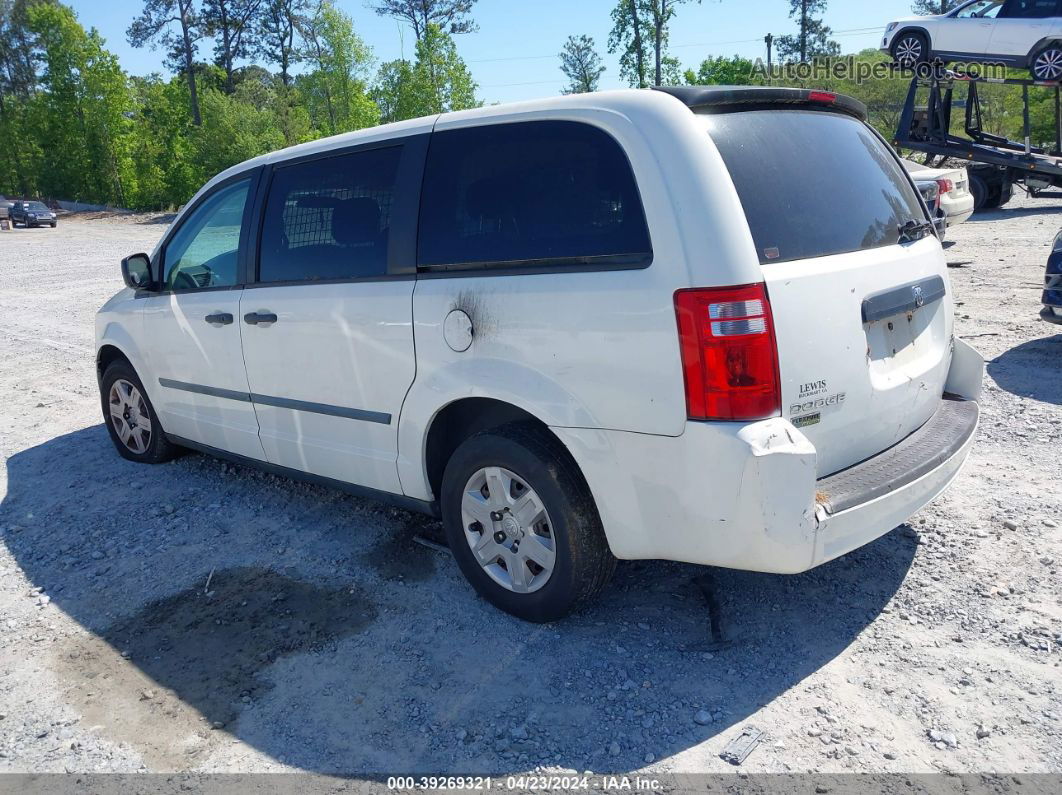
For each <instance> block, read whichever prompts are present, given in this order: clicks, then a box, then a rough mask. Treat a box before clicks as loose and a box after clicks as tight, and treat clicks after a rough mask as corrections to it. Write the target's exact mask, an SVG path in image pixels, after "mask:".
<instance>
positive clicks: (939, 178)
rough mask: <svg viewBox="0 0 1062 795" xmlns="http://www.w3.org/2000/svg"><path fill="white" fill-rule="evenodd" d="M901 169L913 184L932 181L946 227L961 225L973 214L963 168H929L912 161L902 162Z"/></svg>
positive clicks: (972, 204)
mask: <svg viewBox="0 0 1062 795" xmlns="http://www.w3.org/2000/svg"><path fill="white" fill-rule="evenodd" d="M903 167H904V168H906V169H907V173H908V174H910V175H911V178H912V179H913V180H915V182H921V181H924V180H933V181H934V182H936V183H937V186H938V187H939V188H940V209H941V210H942V211H943V212H944V214H945V215H946V216H947V218H948V226H956V225H958V224H961V223H962V222H963V221H965V220H966V219H967V218H969V217H970V216H971V215H973V212H974V195H973V194H972V193H971V192H970V176H969V174H968V172H967V171H966V169H965V168H929V167H927V166H924V165H922V164H921V163H915V162H914V161H913V160H904V161H903Z"/></svg>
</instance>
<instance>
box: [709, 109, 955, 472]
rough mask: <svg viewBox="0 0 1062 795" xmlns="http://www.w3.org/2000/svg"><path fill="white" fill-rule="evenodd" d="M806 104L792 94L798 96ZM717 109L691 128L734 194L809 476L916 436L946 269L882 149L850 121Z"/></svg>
mask: <svg viewBox="0 0 1062 795" xmlns="http://www.w3.org/2000/svg"><path fill="white" fill-rule="evenodd" d="M805 93H806V92H805ZM820 96H824V99H823V103H824V104H822V105H821V106H819V107H816V106H814V105H813V104H809V103H805V104H799V103H795V104H781V105H775V106H765V105H751V106H749V107H748V109H735V108H734V107H729V108H726V109H725V112H719V111H718V110H717V111H715V112H710V113H707V114H705V115H703V117H702V118H703V122H704V124H705V126H706V127H707V129H708V132H709V134H710V136H711V138H712V140H713V141H714V143H715V145H716V147H717V148H718V149H719V152H720V154H721V155H722V157H723V160H724V161H725V163H726V165H727V168H728V169H729V171H730V174H731V177H732V178H733V180H734V185H735V187H736V188H737V192H738V195H739V197H740V199H741V202H742V205H743V207H744V210H745V214H746V217H747V219H748V223H749V228H750V230H751V232H752V237H753V241H754V243H755V245H756V249H757V253H758V255H759V258H760V262H761V266H762V271H763V277H764V280H765V282H766V286H767V293H768V297H769V300H770V304H771V311H772V313H773V316H774V324H775V331H776V336H777V344H778V358H779V371H780V373H779V374H780V378H781V385H782V386H781V392H782V394H781V397H782V415H783V416H784V417H786V418H787V419H789V420H790V421H791V422H792V423H793V424H794V425H795V426H797V427H798V428H800V429H801V431H802V432H803V433H804V434H806V435H807V436H808V438H809V439H810V440H811V441H812V443H813V444H814V445H815V447H816V449H817V451H818V470H819V472H818V473H819V476H820V477H823V476H825V475H828V474H831V473H833V472H836V471H838V470H841V469H844V468H845V467H848V466H851V465H853V464H856V463H859V462H860V461H863V460H865V459H867V458H870V457H871V456H873V455H875V454H877V453H879V452H881V451H882V450H885V449H886V448H888V447H891V446H892V445H894V444H896V443H897V442H899V441H900V440H902V439H903V438H905V437H906V436H908V435H909V434H911V433H913V432H914V431H916V430H917V429H918V428H919V427H921V426H922V425H923V424H924V423H925V422H926V421H927V420H928V419H929V418H930V417H931V416H932V414H933V412H934V411H935V410H936V408H937V406H938V405H939V403H940V399H941V395H942V393H943V389H944V382H945V379H946V377H947V373H948V369H949V367H950V362H951V335H952V305H951V300H950V295H949V292H948V288H947V281H946V279H947V274H946V265H945V260H944V257H943V254H942V252H941V247H940V244H939V242H938V241H937V239H936V238H935V237H934V236H933V234H932V232H928V233H926V232H925V231H924V230H922V229H917V230H915V229H912V230H911V231H909V232H908V233H907V234H901V232H900V229H901V227H903V226H904V225H905V224H910V223H911V222H914V225H915V226H916V227H917V226H918V225H921V224H924V223H925V222H926V221H927V215H926V210H925V207H924V205H923V203H922V201H921V200H920V198H919V195H918V193H917V192H916V189H915V188H914V186H913V185H912V183H911V180H910V178H909V177H908V175H907V173H906V172H905V171H904V169H903V167H902V166H901V165H900V162H899V160H898V159H897V158H896V157H895V155H894V154H893V153H892V151H891V150H890V149H889V147H888V146H887V144H885V142H884V141H883V140H882V139H881V138H880V137H879V136H878V135H877V134H876V133H874V132H873V131H872V130H871V129H870V128H869V127H868V126H867V125H866V124H865V123H864V122H863V121H862V120H860V119H859V118H858V113H853V112H852V110H851V109H850V108H847V109H844V110H843V112H842V111H840V110H839V109H833V108H831V106H830V105H829V104H825V103H828V102H829V101H830V100H829V95H820Z"/></svg>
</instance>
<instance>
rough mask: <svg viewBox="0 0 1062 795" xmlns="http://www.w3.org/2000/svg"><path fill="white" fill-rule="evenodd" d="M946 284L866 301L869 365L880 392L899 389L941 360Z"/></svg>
mask: <svg viewBox="0 0 1062 795" xmlns="http://www.w3.org/2000/svg"><path fill="white" fill-rule="evenodd" d="M944 295H945V286H944V280H943V279H942V278H941V277H939V276H933V277H930V278H929V279H923V280H920V281H918V282H913V283H910V284H905V285H902V286H900V287H896V288H891V289H889V290H886V291H883V292H881V293H876V294H874V295H872V296H869V297H867V299H866V300H864V301H863V308H862V311H863V324H864V329H865V331H866V338H867V363H868V367H869V370H870V378H871V382H872V383H873V384H874V387H875V388H876V389H879V390H883V389H890V388H892V387H895V386H897V385H899V384H900V383H902V382H903V381H905V380H906V379H909V378H911V377H914V376H915V375H917V374H919V373H921V372H922V371H923V370H924V369H925V366H926V365H927V363H928V362H929V360H930V359H934V358H935V357H936V356H937V353H938V351H937V350H936V349H937V348H938V347H939V346H938V344H937V342H938V341H937V339H936V338H937V337H938V336H940V335H938V334H935V333H934V331H935V328H934V326H935V325H939V321H940V313H939V312H938V311H937V310H938V309H939V308H940V301H941V300H942V299H943V298H944Z"/></svg>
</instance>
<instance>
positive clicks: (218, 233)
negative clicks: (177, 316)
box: [165, 179, 251, 290]
mask: <svg viewBox="0 0 1062 795" xmlns="http://www.w3.org/2000/svg"><path fill="white" fill-rule="evenodd" d="M250 185H251V181H250V180H249V179H245V180H241V181H239V182H235V183H233V184H232V185H229V186H227V187H225V188H222V189H221V190H219V191H217V192H216V193H214V194H213V195H212V196H210V198H208V199H207V200H206V201H204V202H203V203H202V204H200V205H199V207H197V208H196V209H195V210H194V211H193V212H192V214H191V215H190V216H189V217H188V218H187V219H185V221H184V223H182V224H181V228H180V229H178V230H177V233H176V234H175V235H174V236H173V238H172V239H171V240H170V242H169V243H168V244H167V245H166V281H165V289H167V290H202V289H205V288H207V287H232V286H233V285H235V284H236V263H237V254H238V252H239V249H240V230H241V229H242V228H243V210H244V206H245V205H246V204H247V193H248V191H249V189H250Z"/></svg>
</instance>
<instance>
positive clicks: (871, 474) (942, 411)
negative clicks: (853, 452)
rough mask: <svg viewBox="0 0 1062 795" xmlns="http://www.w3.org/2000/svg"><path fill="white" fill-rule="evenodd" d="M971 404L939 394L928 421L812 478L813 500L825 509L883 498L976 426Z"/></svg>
mask: <svg viewBox="0 0 1062 795" xmlns="http://www.w3.org/2000/svg"><path fill="white" fill-rule="evenodd" d="M979 411H980V410H979V409H978V406H977V404H976V403H975V402H974V401H972V400H962V399H961V398H954V397H951V396H947V395H945V396H944V398H943V399H942V400H941V401H940V407H939V408H938V409H937V410H936V412H935V413H934V414H933V416H932V417H930V419H929V421H928V422H927V423H926V424H925V425H923V426H922V427H921V428H919V429H918V430H917V431H915V432H914V433H912V434H911V435H910V436H908V437H907V438H906V439H904V440H903V441H901V442H899V443H898V444H895V445H893V446H892V447H890V448H889V449H888V450H885V451H884V452H881V453H878V454H877V455H876V456H874V457H873V458H868V459H867V460H866V461H863V462H862V463H859V464H856V465H854V466H850V467H848V468H847V469H842V470H841V471H840V472H837V473H835V474H833V475H829V476H827V477H825V478H822V479H821V480H819V481H818V492H819V496H818V503H819V504H820V505H822V507H823V508H825V509H826V512H827V513H829V514H835V513H840V512H841V511H845V510H848V509H849V508H854V507H856V506H858V505H863V504H864V503H867V502H870V501H871V500H875V499H877V498H878V497H884V496H885V495H887V494H891V493H892V492H894V491H896V490H898V489H901V488H903V487H904V486H906V485H908V484H910V483H913V482H914V481H916V480H918V479H919V478H920V477H922V476H923V475H926V474H928V473H930V472H932V471H933V470H934V469H936V468H937V467H939V466H942V465H943V464H944V463H945V462H947V461H948V459H950V458H951V457H952V456H954V455H955V454H956V453H957V452H958V451H959V450H961V449H962V447H963V445H965V444H966V443H967V442H968V441H969V440H970V437H972V436H973V434H974V431H975V430H976V429H977V418H978V415H979Z"/></svg>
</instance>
